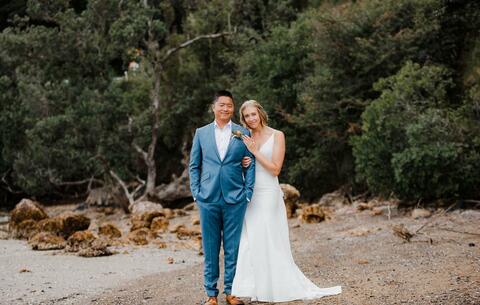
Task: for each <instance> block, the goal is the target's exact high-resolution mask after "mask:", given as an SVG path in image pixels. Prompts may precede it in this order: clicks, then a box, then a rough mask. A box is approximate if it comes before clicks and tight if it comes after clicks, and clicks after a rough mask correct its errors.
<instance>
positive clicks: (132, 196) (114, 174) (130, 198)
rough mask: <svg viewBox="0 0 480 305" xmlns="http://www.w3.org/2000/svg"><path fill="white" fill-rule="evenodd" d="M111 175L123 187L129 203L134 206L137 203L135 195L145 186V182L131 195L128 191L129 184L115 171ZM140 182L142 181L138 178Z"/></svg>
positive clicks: (111, 171)
mask: <svg viewBox="0 0 480 305" xmlns="http://www.w3.org/2000/svg"><path fill="white" fill-rule="evenodd" d="M110 175H111V176H112V177H113V178H114V179H115V180H117V182H118V184H120V186H121V187H122V189H123V191H124V192H125V196H126V197H127V199H128V203H129V204H130V205H132V204H133V203H134V202H135V195H136V193H137V192H138V191H139V190H140V189H141V188H142V187H143V186H144V185H145V182H144V181H143V183H142V184H140V185H139V186H137V187H136V188H135V190H134V191H133V192H131V193H130V191H129V190H128V187H127V184H126V183H125V182H124V181H123V180H122V179H121V178H120V177H119V176H118V175H117V174H116V173H115V172H114V171H113V170H110ZM137 178H138V177H137ZM138 179H139V180H140V181H142V180H141V179H140V178H138Z"/></svg>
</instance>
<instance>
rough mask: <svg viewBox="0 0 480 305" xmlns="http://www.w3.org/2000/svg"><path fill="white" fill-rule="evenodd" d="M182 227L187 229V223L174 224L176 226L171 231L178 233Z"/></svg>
mask: <svg viewBox="0 0 480 305" xmlns="http://www.w3.org/2000/svg"><path fill="white" fill-rule="evenodd" d="M180 229H185V225H182V224H178V225H176V226H174V227H173V228H172V229H171V230H170V233H177V231H178V230H180Z"/></svg>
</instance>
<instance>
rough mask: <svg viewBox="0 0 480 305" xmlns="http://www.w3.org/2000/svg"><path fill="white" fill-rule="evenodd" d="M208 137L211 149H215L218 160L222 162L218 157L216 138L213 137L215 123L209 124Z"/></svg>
mask: <svg viewBox="0 0 480 305" xmlns="http://www.w3.org/2000/svg"><path fill="white" fill-rule="evenodd" d="M210 139H211V141H212V143H213V150H214V151H215V154H216V155H217V158H218V161H220V162H222V159H220V153H219V152H218V148H217V140H216V139H215V123H211V124H210ZM229 146H230V145H229ZM225 156H226V155H225ZM224 160H225V159H224Z"/></svg>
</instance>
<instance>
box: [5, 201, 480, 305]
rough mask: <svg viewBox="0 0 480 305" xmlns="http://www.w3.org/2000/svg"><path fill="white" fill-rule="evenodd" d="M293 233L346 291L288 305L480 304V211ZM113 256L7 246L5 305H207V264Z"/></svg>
mask: <svg viewBox="0 0 480 305" xmlns="http://www.w3.org/2000/svg"><path fill="white" fill-rule="evenodd" d="M191 213H195V211H192V212H191ZM190 216H191V215H185V216H183V217H179V218H178V220H177V221H178V222H181V221H184V222H188V221H189V220H190ZM427 222H428V223H427ZM400 223H403V224H405V226H406V227H407V228H409V229H410V230H412V231H414V230H415V229H418V228H419V227H421V226H422V225H424V224H427V226H426V227H425V228H424V229H422V231H421V234H418V235H417V236H415V237H414V238H412V241H411V242H406V241H404V240H402V239H401V238H399V237H397V236H395V235H394V234H393V233H392V226H393V225H395V224H400ZM289 225H290V236H291V244H292V249H293V254H294V258H295V260H296V262H297V264H298V266H299V267H300V268H301V269H302V271H303V272H304V273H305V275H307V276H308V277H309V278H310V279H311V280H312V281H314V282H315V283H316V284H317V285H318V286H321V287H329V286H334V285H342V288H343V292H342V294H341V295H338V296H333V297H327V298H322V299H318V300H312V301H297V302H288V303H284V304H345V305H347V304H348V305H350V304H355V305H366V304H369V305H385V304H389V305H390V304H412V305H414V304H415V305H418V304H420V305H422V304H425V305H426V304H448V305H452V304H453V305H477V304H480V288H479V287H480V235H478V233H479V231H478V228H479V227H480V211H477V210H455V211H453V212H449V213H447V214H442V213H440V212H435V213H434V214H433V216H432V217H430V218H426V219H414V218H412V217H411V216H410V215H408V213H407V214H406V215H402V213H399V215H397V216H394V217H392V218H391V219H390V220H388V218H387V217H386V216H385V215H380V216H372V215H371V213H370V211H357V210H356V209H355V208H353V207H351V206H346V207H344V208H342V209H340V210H338V211H336V214H335V216H334V218H333V219H332V220H328V221H324V222H321V223H316V224H303V223H301V222H300V221H299V220H298V219H290V220H289ZM114 250H115V251H116V252H117V253H116V254H115V255H112V256H107V257H96V258H83V257H78V256H74V255H69V254H65V253H60V252H59V251H32V250H30V248H29V247H28V246H27V244H26V242H25V241H17V240H1V241H0V266H1V269H2V272H1V285H0V298H1V300H2V304H18V305H20V304H42V305H47V304H60V305H66V304H75V305H77V304H78V305H83V304H101V305H119V304H122V305H123V304H124V305H127V304H152V305H153V304H175V305H184V304H203V301H204V292H203V287H202V260H203V257H202V256H199V255H198V254H197V253H196V251H194V250H192V249H172V248H170V249H169V248H168V247H167V248H166V249H159V248H158V247H155V246H154V245H148V246H142V247H134V246H123V247H121V248H116V249H114ZM169 257H172V258H174V263H173V264H169V261H168V260H169ZM219 286H220V289H221V288H222V284H221V280H220V281H219ZM220 301H221V302H220V304H226V303H225V301H224V298H223V297H222V298H221V299H220ZM252 304H255V303H252Z"/></svg>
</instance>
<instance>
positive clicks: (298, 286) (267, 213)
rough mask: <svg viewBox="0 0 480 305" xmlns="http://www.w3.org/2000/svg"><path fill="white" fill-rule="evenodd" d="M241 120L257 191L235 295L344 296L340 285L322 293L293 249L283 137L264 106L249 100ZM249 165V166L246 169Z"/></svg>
mask: <svg viewBox="0 0 480 305" xmlns="http://www.w3.org/2000/svg"><path fill="white" fill-rule="evenodd" d="M240 121H241V122H242V124H243V125H244V126H245V127H246V128H249V129H250V130H251V131H252V137H248V136H245V135H244V136H243V141H244V143H245V145H246V146H247V148H248V149H249V150H250V152H251V153H252V154H253V155H254V156H255V160H256V166H255V186H254V190H253V197H252V200H251V202H250V203H249V204H248V207H247V211H246V214H245V219H244V223H243V228H242V235H241V239H240V246H239V251H238V259H237V268H236V273H235V277H234V280H233V286H232V294H233V295H236V296H239V297H249V298H251V300H252V301H262V302H285V301H291V300H299V299H314V298H320V297H324V296H329V295H335V294H339V293H341V291H342V288H341V286H335V287H330V288H319V287H317V286H316V285H315V284H314V283H312V282H311V281H310V280H309V279H308V278H306V277H305V275H303V273H302V272H301V271H300V269H299V268H298V267H297V265H296V264H295V262H294V260H293V257H292V252H291V249H290V239H289V235H288V222H287V215H286V209H285V204H284V202H283V193H282V191H281V189H280V185H279V183H278V177H277V176H278V175H279V174H280V170H281V168H282V164H283V160H284V157H285V136H284V134H283V132H281V131H279V130H275V129H273V128H271V127H269V126H268V125H267V123H268V117H267V114H266V112H265V111H264V109H263V107H262V106H261V105H260V104H259V103H258V102H256V101H254V100H250V101H246V102H244V103H243V105H242V106H241V107H240ZM247 164H248V160H246V162H244V166H247Z"/></svg>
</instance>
